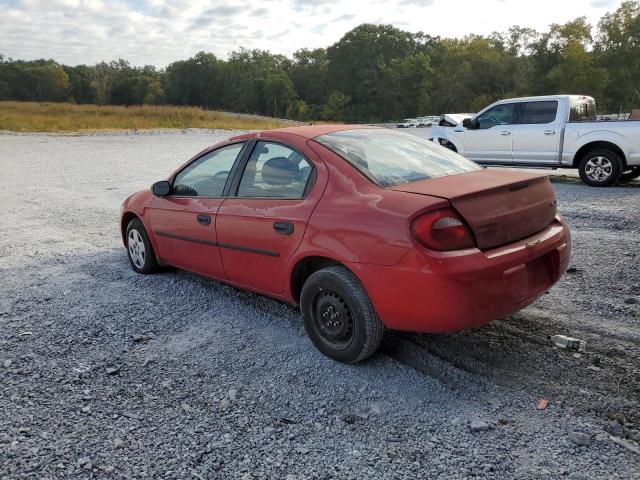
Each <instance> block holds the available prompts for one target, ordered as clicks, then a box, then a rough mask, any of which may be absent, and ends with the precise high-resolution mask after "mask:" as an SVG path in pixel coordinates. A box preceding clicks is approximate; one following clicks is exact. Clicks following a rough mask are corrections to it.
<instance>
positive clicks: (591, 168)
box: [578, 149, 623, 187]
mask: <svg viewBox="0 0 640 480" xmlns="http://www.w3.org/2000/svg"><path fill="white" fill-rule="evenodd" d="M622 168H623V163H622V160H621V159H620V157H619V156H618V155H617V154H616V153H615V152H612V151H611V150H607V149H600V150H591V151H590V152H587V153H586V154H585V155H584V156H583V157H582V160H580V164H579V165H578V172H579V173H580V178H581V179H582V181H583V182H584V183H586V184H587V185H590V186H592V187H606V186H608V185H612V184H615V183H616V182H617V181H618V180H619V179H620V175H621V174H622Z"/></svg>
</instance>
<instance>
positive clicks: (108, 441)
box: [0, 131, 640, 480]
mask: <svg viewBox="0 0 640 480" xmlns="http://www.w3.org/2000/svg"><path fill="white" fill-rule="evenodd" d="M226 135H229V132H214V131H208V132H198V131H184V132H182V131H175V132H165V133H162V134H158V133H157V132H156V133H151V134H150V133H145V134H144V135H137V134H119V135H115V134H100V135H84V136H72V135H64V136H61V135H3V136H0V168H1V171H2V186H3V188H2V189H1V190H0V201H1V204H2V215H1V216H0V273H1V275H2V282H1V283H0V378H1V379H2V389H1V391H0V411H1V412H2V415H1V417H0V478H145V477H151V478H154V477H155V478H180V479H187V478H192V479H205V478H207V479H208V478H216V479H226V478H240V479H250V478H274V479H288V480H292V479H330V478H339V479H343V478H353V479H359V478H369V479H378V478H380V479H383V478H384V479H389V478H407V479H413V478H442V479H445V478H446V479H455V478H474V477H481V478H500V479H502V478H521V479H547V478H569V479H573V480H576V479H580V478H635V479H638V478H640V433H639V432H638V430H640V342H639V340H640V294H639V292H640V273H639V272H640V269H639V268H638V264H639V263H640V248H639V247H638V245H640V189H639V188H629V187H624V188H622V187H619V188H608V189H592V188H588V187H586V186H584V185H581V184H578V183H575V182H573V181H572V180H571V179H568V181H566V180H565V181H558V180H557V179H554V182H555V187H556V191H557V193H558V200H559V208H560V210H561V211H562V212H563V213H564V214H565V215H566V217H567V219H568V221H569V223H570V225H571V227H572V231H573V235H574V242H575V243H574V254H573V262H572V269H571V273H568V274H567V275H566V276H565V277H564V278H563V279H562V280H561V281H560V283H559V284H558V285H557V286H556V287H554V288H553V289H552V290H551V292H550V293H549V294H548V295H545V296H544V297H543V298H542V299H540V300H539V301H538V302H536V303H535V304H534V305H532V306H531V307H529V308H527V309H525V310H524V311H522V312H520V313H518V314H516V315H513V316H511V317H509V318H505V319H502V320H500V321H496V322H494V323H492V324H490V325H487V326H484V327H481V328H477V329H474V330H472V331H469V332H464V333H460V334H456V335H439V336H436V335H415V334H398V333H393V334H390V335H388V336H387V338H386V340H385V343H384V345H383V348H382V350H381V352H380V353H379V354H378V355H376V356H374V358H372V359H371V360H370V361H367V362H365V363H364V364H361V365H357V366H346V365H341V364H338V363H336V362H333V361H331V360H329V359H327V358H325V357H323V356H322V355H321V354H320V353H318V352H317V351H316V350H315V349H314V348H313V346H312V345H311V343H310V342H309V340H308V339H307V337H306V335H305V333H304V329H303V326H302V323H301V321H300V315H299V313H298V311H297V310H296V309H294V308H293V307H289V306H286V305H283V304H281V303H279V302H277V301H274V300H270V299H266V298H264V297H260V296H258V295H254V294H250V293H246V292H243V291H240V290H237V289H234V288H231V287H228V286H224V285H221V284H219V283H217V282H215V281H211V280H207V279H204V278H202V277H198V276H196V275H192V274H189V273H185V272H181V271H172V272H167V273H163V274H158V275H151V276H141V275H136V274H134V273H133V272H132V271H131V269H130V268H129V265H128V263H127V258H126V252H125V249H124V248H123V246H122V244H121V239H120V234H119V230H118V211H119V206H120V203H121V201H122V200H123V199H124V198H125V197H126V196H127V195H128V194H130V193H131V192H133V191H135V190H138V189H141V188H145V187H148V186H149V185H150V184H151V183H152V182H153V181H154V180H157V179H160V178H162V177H164V176H165V175H166V174H167V173H168V172H169V171H170V170H171V169H172V168H173V167H174V166H175V165H177V164H178V163H180V162H182V161H184V160H185V159H186V158H188V157H189V156H191V155H192V154H193V153H195V152H196V151H198V150H199V149H201V148H204V147H205V146H207V145H209V144H211V143H214V142H215V141H217V140H218V139H220V138H222V137H224V136H226ZM638 185H639V184H637V183H636V184H634V185H632V186H631V187H633V186H635V187H637V186H638ZM553 334H566V335H571V336H575V337H578V338H581V339H584V340H586V342H587V351H586V352H584V353H582V354H580V355H579V357H578V358H576V357H577V356H576V355H574V354H573V353H572V352H567V351H564V350H559V349H555V348H553V347H552V345H551V343H550V341H549V340H548V338H547V336H548V335H553ZM541 398H545V399H548V400H549V405H548V407H547V408H546V410H543V411H538V410H537V408H536V407H537V404H538V401H539V399H541Z"/></svg>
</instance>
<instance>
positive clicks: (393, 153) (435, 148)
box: [314, 128, 480, 187]
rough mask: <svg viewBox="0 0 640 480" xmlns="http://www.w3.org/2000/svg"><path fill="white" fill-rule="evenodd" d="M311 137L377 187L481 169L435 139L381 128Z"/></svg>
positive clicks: (344, 131)
mask: <svg viewBox="0 0 640 480" xmlns="http://www.w3.org/2000/svg"><path fill="white" fill-rule="evenodd" d="M314 140H316V141H317V142H319V143H321V144H322V145H324V146H325V147H327V148H330V149H331V150H333V151H334V152H335V153H337V154H338V155H340V156H341V157H342V158H344V159H345V160H347V161H348V162H349V163H350V164H351V165H353V166H354V167H355V168H357V169H358V170H360V172H362V173H363V174H364V175H365V176H366V177H367V178H369V179H370V180H371V181H372V182H374V183H375V184H376V185H378V186H380V187H393V186H396V185H401V184H404V183H409V182H416V181H418V180H425V179H428V178H436V177H445V176H447V175H456V174H459V173H466V172H472V171H475V170H480V167H479V166H478V165H477V164H476V163H473V162H472V161H470V160H467V159H466V158H463V157H461V156H460V155H458V154H457V153H454V152H452V151H451V150H449V149H447V148H444V147H441V146H440V145H437V144H436V143H434V142H431V141H429V140H426V139H424V138H420V137H417V136H415V135H411V134H408V133H402V132H396V131H395V130H388V129H384V128H362V129H356V130H343V131H340V132H333V133H327V134H325V135H320V136H319V137H316V138H315V139H314Z"/></svg>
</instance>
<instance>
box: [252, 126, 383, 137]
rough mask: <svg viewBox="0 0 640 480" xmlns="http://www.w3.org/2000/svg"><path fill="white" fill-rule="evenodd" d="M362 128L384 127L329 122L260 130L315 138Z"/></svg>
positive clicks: (262, 132) (262, 133)
mask: <svg viewBox="0 0 640 480" xmlns="http://www.w3.org/2000/svg"><path fill="white" fill-rule="evenodd" d="M361 128H382V127H377V126H374V125H342V124H329V125H302V126H296V127H285V128H275V129H273V130H263V131H261V132H259V135H261V136H262V135H268V134H270V133H289V134H292V135H298V136H300V137H303V138H308V139H311V138H315V137H318V136H320V135H324V134H325V133H333V132H341V131H343V130H355V129H361Z"/></svg>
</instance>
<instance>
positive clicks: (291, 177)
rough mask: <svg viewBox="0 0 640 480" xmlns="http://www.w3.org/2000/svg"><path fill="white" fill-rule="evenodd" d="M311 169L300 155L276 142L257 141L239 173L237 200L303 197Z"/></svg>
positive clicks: (308, 163)
mask: <svg viewBox="0 0 640 480" xmlns="http://www.w3.org/2000/svg"><path fill="white" fill-rule="evenodd" d="M312 171H313V167H312V165H311V163H310V162H309V160H307V159H306V158H305V157H304V156H303V155H302V154H300V153H298V152H297V151H295V150H293V149H292V148H290V147H287V146H286V145H282V144H280V143H275V142H258V143H257V144H256V146H255V148H254V149H253V152H251V157H249V161H248V162H247V166H246V167H245V169H244V172H243V174H242V179H241V180H240V186H239V187H238V197H261V198H265V197H268V198H269V197H273V198H302V197H304V194H305V190H306V187H307V183H308V182H309V179H310V177H311V173H312Z"/></svg>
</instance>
